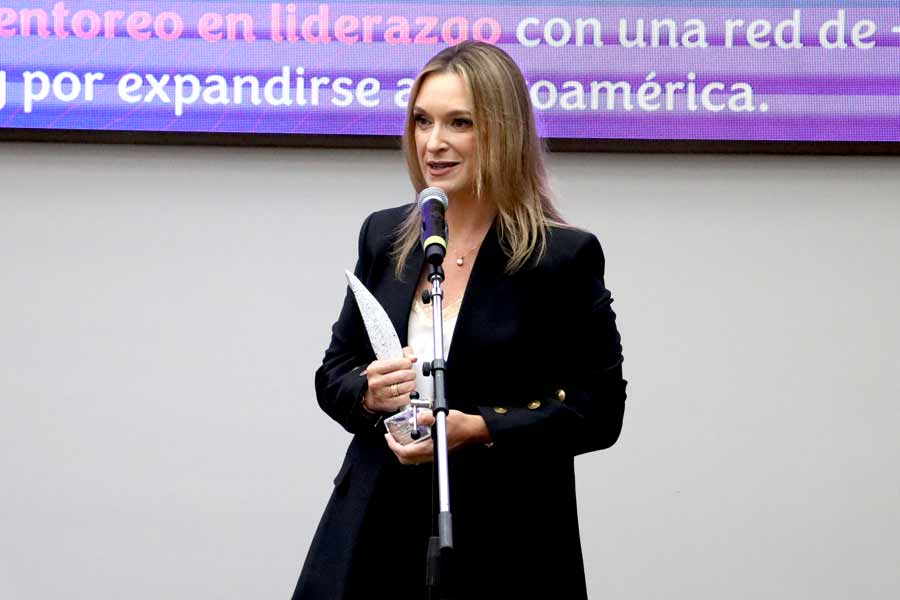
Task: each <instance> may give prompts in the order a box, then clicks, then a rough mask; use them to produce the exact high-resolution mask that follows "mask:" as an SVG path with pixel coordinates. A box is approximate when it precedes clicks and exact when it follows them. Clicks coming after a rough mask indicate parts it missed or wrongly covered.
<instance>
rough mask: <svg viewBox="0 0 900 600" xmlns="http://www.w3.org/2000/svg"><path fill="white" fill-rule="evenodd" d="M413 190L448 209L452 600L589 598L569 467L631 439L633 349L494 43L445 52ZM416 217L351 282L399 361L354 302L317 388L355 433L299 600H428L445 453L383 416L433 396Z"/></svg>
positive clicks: (422, 120) (434, 72)
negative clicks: (625, 374)
mask: <svg viewBox="0 0 900 600" xmlns="http://www.w3.org/2000/svg"><path fill="white" fill-rule="evenodd" d="M403 141H404V151H405V154H406V162H407V166H408V170H409V174H410V178H411V179H412V183H413V187H414V188H415V189H416V191H417V192H418V191H421V190H422V189H424V188H425V187H429V186H434V187H439V188H441V189H442V190H444V191H445V192H446V193H447V195H448V196H449V198H450V204H449V208H448V209H447V213H446V218H447V224H448V228H449V232H450V235H449V247H448V251H447V259H446V260H445V263H444V269H445V272H446V279H445V281H444V286H443V287H444V293H445V296H444V307H445V310H444V323H445V325H444V331H445V353H446V359H447V362H446V369H447V377H446V391H447V398H448V401H449V404H450V408H451V410H450V413H449V415H448V419H447V434H448V445H449V448H450V452H451V453H450V463H451V466H450V475H451V494H452V495H451V509H452V512H453V519H454V520H453V523H454V544H455V559H456V563H455V569H456V570H455V572H454V573H453V582H454V584H455V589H456V592H457V595H456V597H458V598H495V599H496V598H501V599H506V598H560V599H567V600H568V599H577V598H585V597H586V591H585V578H584V567H583V563H582V555H581V546H580V542H579V535H578V519H577V514H576V503H575V478H574V469H573V457H574V456H575V455H577V454H580V453H583V452H588V451H592V450H598V449H602V448H606V447H608V446H610V445H612V444H613V443H614V442H615V441H616V439H617V438H618V436H619V432H620V430H621V425H622V415H623V411H624V402H625V381H624V380H623V379H622V371H621V363H622V355H621V345H620V343H619V334H618V332H617V331H616V327H615V314H614V313H613V311H612V310H611V308H610V303H611V301H612V300H611V297H610V294H609V292H608V291H607V290H606V288H605V287H604V283H603V269H604V258H603V254H602V251H601V249H600V244H599V242H598V241H597V239H596V238H595V237H594V236H593V235H591V234H589V233H585V232H583V231H580V230H577V229H574V228H572V227H569V226H566V225H564V224H563V221H562V218H561V217H560V215H559V214H558V212H557V211H556V209H555V208H554V207H553V204H552V202H551V198H550V192H549V190H548V187H547V182H546V175H545V171H544V165H543V157H542V152H541V146H540V143H539V141H538V138H537V132H536V128H535V121H534V116H533V113H532V108H531V104H530V100H529V96H528V89H527V86H526V84H525V80H524V78H523V76H522V74H521V72H520V71H519V69H518V68H517V67H516V65H515V63H514V62H513V61H512V59H511V58H510V57H509V56H508V55H506V54H505V53H504V52H503V51H501V50H499V49H498V48H496V47H493V46H490V45H486V44H482V43H463V44H460V45H458V46H455V47H451V48H448V49H446V50H444V51H442V52H441V53H439V54H438V55H437V56H435V57H434V58H433V59H432V60H431V61H430V62H429V63H428V64H427V65H426V66H425V68H424V70H423V71H422V72H421V73H420V74H419V77H418V78H417V79H416V82H415V85H414V86H413V88H412V90H411V93H410V101H409V108H408V113H407V119H406V126H405V131H404V137H403ZM420 219H421V216H420V214H419V211H418V210H416V207H415V205H414V204H411V205H407V206H402V207H399V208H394V209H388V210H383V211H379V212H376V213H374V214H372V215H370V216H369V217H368V218H367V219H366V221H365V223H364V224H363V226H362V230H361V232H360V237H359V260H358V262H357V265H356V271H355V273H356V276H357V277H359V279H360V280H361V281H362V282H363V283H364V284H365V285H366V287H368V288H369V290H370V291H371V292H372V293H373V294H374V295H375V297H376V298H378V299H379V301H380V302H381V304H382V305H383V306H384V308H385V310H386V311H387V313H388V315H389V316H390V317H391V320H392V321H393V323H394V325H395V327H396V329H397V332H398V334H399V335H400V338H401V341H403V342H404V343H408V344H409V346H407V347H406V348H405V349H404V354H405V357H404V358H400V359H393V360H375V356H374V353H373V351H372V348H371V346H370V345H369V343H368V339H367V335H366V332H365V328H364V326H363V323H362V319H361V317H360V314H359V311H358V309H357V307H356V304H355V301H354V299H353V297H352V295H351V294H350V293H349V292H348V295H347V298H346V299H345V301H344V307H343V310H342V312H341V315H340V317H339V319H338V321H337V323H335V325H334V327H333V330H332V333H333V335H332V340H331V345H330V346H329V348H328V350H327V351H326V353H325V358H324V361H323V364H322V367H321V368H320V369H319V370H318V371H317V373H316V393H317V396H318V400H319V404H320V405H321V407H322V409H323V410H325V412H326V413H328V414H329V415H330V416H331V417H332V418H334V419H335V420H336V421H337V422H338V423H340V424H341V425H342V426H343V427H344V428H345V429H347V430H348V431H349V432H351V433H353V434H354V438H353V441H352V442H351V444H350V447H349V448H348V450H347V455H346V457H345V459H344V463H343V466H342V467H341V469H340V471H339V472H338V474H337V477H336V478H335V481H334V484H335V488H334V492H333V494H332V496H331V499H330V501H329V503H328V507H327V508H326V510H325V514H324V516H323V517H322V521H321V523H320V524H319V528H318V530H317V532H316V535H315V538H314V540H313V542H312V546H311V548H310V551H309V554H308V555H307V559H306V563H305V565H304V567H303V572H302V573H301V576H300V580H299V582H298V584H297V588H296V590H295V592H294V600H301V599H306V598H317V599H327V600H332V599H338V598H354V599H355V598H362V597H367V598H368V597H387V596H388V595H389V596H391V597H394V598H396V597H400V598H424V597H425V590H424V563H425V552H426V543H427V538H428V536H429V533H430V514H431V483H430V482H431V467H430V464H429V463H430V461H431V457H432V446H431V442H430V441H427V442H423V443H418V444H411V445H407V446H401V445H399V444H397V443H396V442H395V441H394V440H393V439H392V438H391V436H389V435H384V428H383V427H382V426H381V425H380V422H381V418H382V417H383V416H385V415H388V414H390V413H391V412H394V411H396V410H397V409H398V408H400V407H402V406H404V405H406V404H408V403H409V393H410V392H412V391H413V390H417V391H418V392H419V393H420V394H422V395H423V396H425V395H430V391H431V388H430V386H431V381H430V379H426V378H423V377H422V376H421V373H420V372H419V371H418V364H419V363H420V362H421V361H424V360H429V359H430V358H431V357H430V356H427V355H425V356H423V353H424V352H426V351H427V348H429V347H430V343H431V324H430V321H429V320H428V317H427V315H428V311H425V310H423V309H422V307H421V306H420V305H419V303H420V300H418V298H419V296H420V292H421V290H423V289H424V288H426V287H430V284H429V283H428V282H427V281H426V280H425V271H424V269H423V264H424V263H423V252H422V250H421V247H420V244H419V232H420V227H421V220H420Z"/></svg>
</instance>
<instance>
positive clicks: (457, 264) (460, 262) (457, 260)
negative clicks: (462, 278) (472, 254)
mask: <svg viewBox="0 0 900 600" xmlns="http://www.w3.org/2000/svg"><path fill="white" fill-rule="evenodd" d="M456 266H457V267H461V266H463V257H462V256H460V257H458V258H457V259H456Z"/></svg>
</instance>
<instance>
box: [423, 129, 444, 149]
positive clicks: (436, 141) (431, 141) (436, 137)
mask: <svg viewBox="0 0 900 600" xmlns="http://www.w3.org/2000/svg"><path fill="white" fill-rule="evenodd" d="M446 143H447V141H446V139H444V128H443V127H441V126H440V125H439V124H437V123H435V124H434V126H433V127H432V128H431V134H430V135H429V136H428V143H427V150H428V151H429V152H435V151H437V150H440V149H442V148H444V147H445V145H446Z"/></svg>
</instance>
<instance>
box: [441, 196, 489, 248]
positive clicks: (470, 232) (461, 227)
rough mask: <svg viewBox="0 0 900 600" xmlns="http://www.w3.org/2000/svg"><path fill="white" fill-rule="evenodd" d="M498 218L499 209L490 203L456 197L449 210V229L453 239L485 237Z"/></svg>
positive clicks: (468, 197)
mask: <svg viewBox="0 0 900 600" xmlns="http://www.w3.org/2000/svg"><path fill="white" fill-rule="evenodd" d="M496 216H497V208H496V207H495V206H494V205H493V204H491V203H489V202H486V201H484V200H480V199H478V198H474V197H471V196H454V197H452V198H450V204H449V206H448V208H447V228H448V229H449V232H450V236H451V237H455V238H456V239H459V240H469V239H471V238H473V237H477V236H483V235H484V233H485V232H486V231H487V230H488V229H489V228H490V226H491V223H493V222H494V218H495V217H496Z"/></svg>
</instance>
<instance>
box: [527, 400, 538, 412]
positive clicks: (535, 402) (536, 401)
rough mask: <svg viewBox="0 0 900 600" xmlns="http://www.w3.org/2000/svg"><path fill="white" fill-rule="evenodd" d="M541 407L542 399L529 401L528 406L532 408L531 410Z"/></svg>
mask: <svg viewBox="0 0 900 600" xmlns="http://www.w3.org/2000/svg"><path fill="white" fill-rule="evenodd" d="M540 407H541V401H540V400H535V401H534V402H529V403H528V408H530V409H531V410H534V409H536V408H540Z"/></svg>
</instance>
